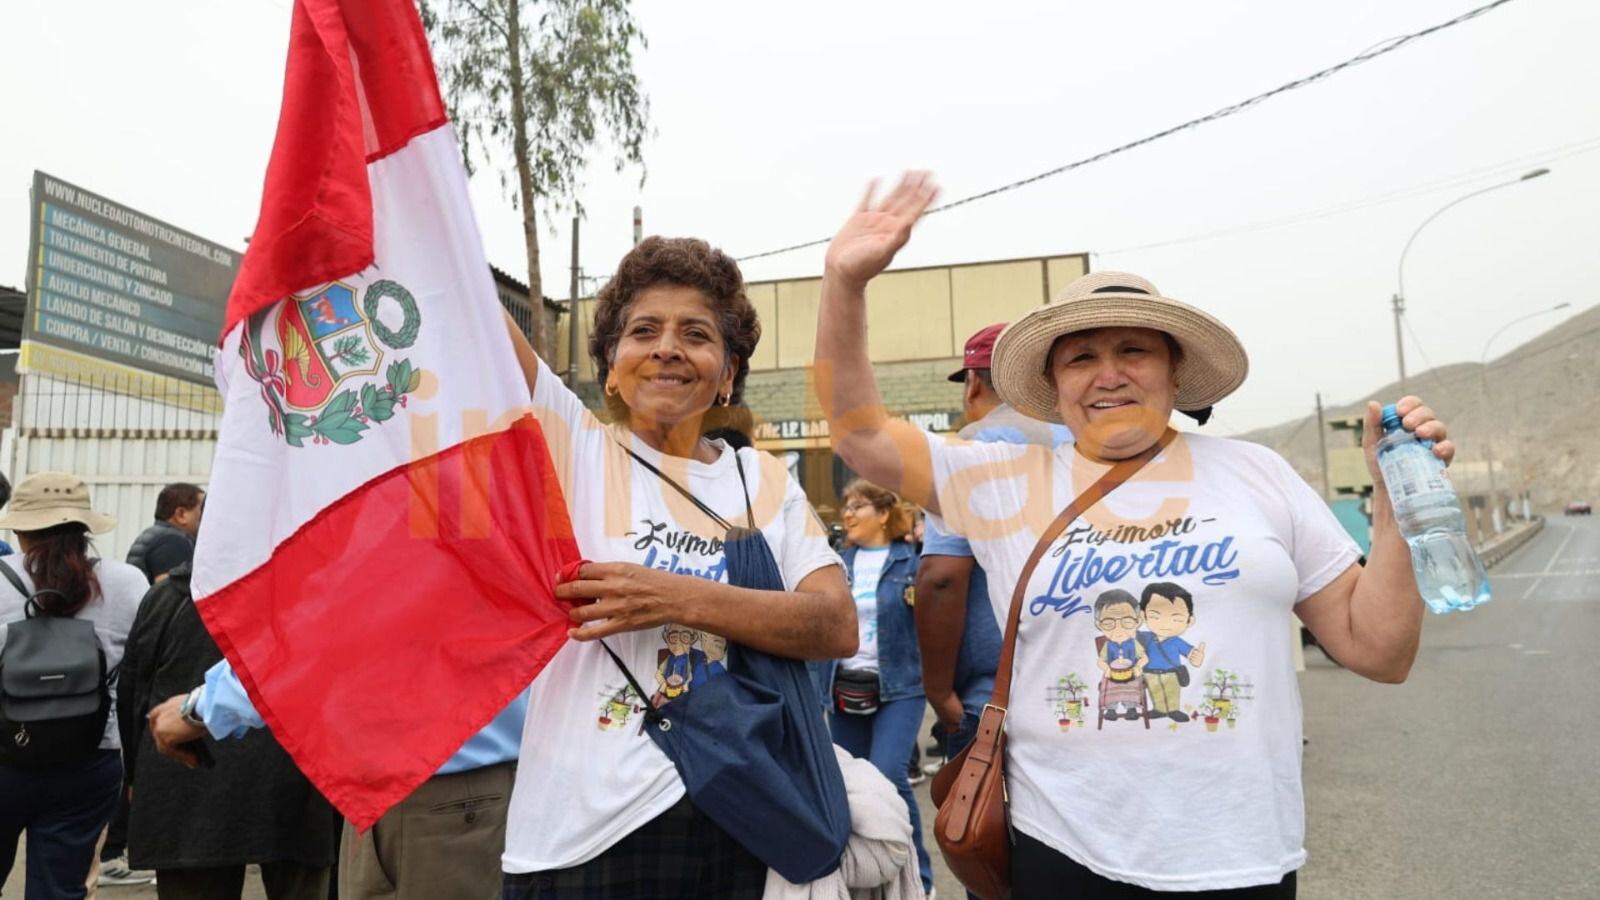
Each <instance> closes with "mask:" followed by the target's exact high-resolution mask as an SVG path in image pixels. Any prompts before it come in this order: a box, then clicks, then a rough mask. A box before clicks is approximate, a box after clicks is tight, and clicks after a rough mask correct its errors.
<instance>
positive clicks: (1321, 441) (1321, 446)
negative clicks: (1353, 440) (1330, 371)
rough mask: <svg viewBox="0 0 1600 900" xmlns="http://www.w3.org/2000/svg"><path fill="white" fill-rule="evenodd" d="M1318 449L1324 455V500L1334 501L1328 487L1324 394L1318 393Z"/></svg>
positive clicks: (1326, 427) (1326, 425)
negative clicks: (1323, 412) (1323, 415)
mask: <svg viewBox="0 0 1600 900" xmlns="http://www.w3.org/2000/svg"><path fill="white" fill-rule="evenodd" d="M1317 449H1318V450H1319V451H1320V452H1321V453H1322V499H1324V500H1331V499H1333V489H1332V488H1330V487H1328V422H1327V420H1326V419H1324V418H1323V417H1322V392H1321V391H1318V392H1317Z"/></svg>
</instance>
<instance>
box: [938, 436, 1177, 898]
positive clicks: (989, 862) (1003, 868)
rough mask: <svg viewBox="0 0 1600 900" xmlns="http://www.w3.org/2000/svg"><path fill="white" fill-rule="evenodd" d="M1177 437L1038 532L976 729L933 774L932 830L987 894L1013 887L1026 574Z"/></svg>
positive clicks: (1116, 470)
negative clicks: (1011, 728) (1012, 731)
mask: <svg viewBox="0 0 1600 900" xmlns="http://www.w3.org/2000/svg"><path fill="white" fill-rule="evenodd" d="M1175 437H1177V432H1175V431H1173V430H1172V429H1170V428H1169V429H1167V430H1166V432H1165V433H1163V434H1162V435H1161V439H1160V440H1159V441H1157V442H1156V446H1155V450H1154V452H1152V453H1149V454H1148V455H1143V456H1141V457H1140V458H1138V459H1130V460H1125V461H1123V462H1119V463H1117V464H1116V465H1114V466H1112V467H1111V469H1110V470H1109V471H1107V472H1106V473H1105V474H1104V475H1102V476H1100V478H1099V479H1097V480H1096V481H1095V483H1094V484H1091V485H1090V486H1089V489H1088V490H1086V491H1084V492H1083V493H1082V494H1079V495H1078V497H1077V498H1076V499H1075V500H1073V501H1072V502H1071V503H1069V504H1067V508H1066V509H1064V510H1062V511H1061V514H1060V515H1059V516H1056V518H1055V521H1054V522H1051V523H1050V527H1048V528H1046V529H1045V531H1044V534H1043V535H1041V536H1040V537H1039V542H1038V543H1037V544H1035V545H1034V547H1033V552H1032V553H1031V554H1029V555H1028V562H1027V564H1026V565H1024V566H1023V567H1022V575H1021V577H1019V578H1018V579H1017V585H1016V587H1015V588H1014V589H1013V590H1012V592H1011V610H1010V612H1009V613H1007V614H1006V634H1005V641H1004V643H1003V644H1002V645H1001V648H1000V663H999V667H998V668H997V669H996V671H995V678H994V694H993V696H992V697H991V698H990V700H989V702H988V703H987V704H985V705H984V707H983V714H982V715H981V716H980V717H979V718H978V734H977V736H976V737H974V738H973V739H972V743H971V744H968V745H967V748H966V749H965V750H963V751H961V753H959V754H958V755H957V756H956V757H955V758H954V759H952V760H950V761H949V762H947V763H945V766H944V768H942V769H940V770H939V774H937V775H935V776H934V777H933V785H932V793H933V802H934V803H935V804H936V805H937V806H938V807H939V815H938V816H937V817H936V818H935V819H934V822H933V831H934V836H935V837H936V838H938V841H939V849H940V850H941V851H943V852H944V858H945V861H946V862H948V863H949V864H950V871H951V872H952V873H954V874H955V876H956V878H958V879H960V880H961V883H962V885H964V886H965V887H966V889H967V890H969V891H971V892H972V893H974V894H976V895H978V896H979V897H983V898H984V900H1003V898H1005V897H1008V896H1010V894H1011V822H1010V818H1009V816H1008V814H1007V810H1006V806H1007V804H1008V803H1009V802H1010V797H1009V796H1008V794H1007V793H1006V756H1005V751H1006V735H1005V723H1006V706H1007V704H1008V703H1010V702H1011V664H1012V659H1013V657H1014V656H1015V654H1016V649H1017V627H1018V625H1019V623H1020V622H1021V620H1022V599H1023V596H1024V595H1025V594H1026V593H1027V591H1028V580H1029V579H1031V578H1032V577H1033V570H1034V569H1035V568H1036V567H1037V566H1038V565H1039V560H1040V559H1041V558H1042V557H1043V556H1044V553H1045V551H1046V550H1048V549H1050V545H1051V544H1053V543H1055V540H1056V538H1057V537H1059V536H1060V534H1061V532H1062V531H1064V530H1066V527H1067V526H1068V525H1070V524H1071V523H1072V521H1073V520H1074V519H1076V518H1078V516H1080V515H1082V514H1083V512H1084V511H1085V510H1087V509H1088V508H1089V507H1091V506H1094V505H1095V504H1096V503H1098V502H1100V499H1101V498H1102V497H1104V496H1105V495H1106V494H1109V493H1111V491H1113V490H1115V489H1116V488H1117V486H1118V485H1121V484H1122V483H1123V482H1125V481H1127V480H1128V479H1130V478H1132V477H1133V475H1134V473H1136V472H1138V471H1139V470H1140V469H1142V468H1144V465H1145V463H1147V462H1149V461H1150V460H1152V459H1154V458H1155V457H1156V456H1157V455H1158V454H1160V452H1161V451H1162V450H1164V449H1165V448H1166V446H1167V445H1168V444H1170V443H1172V439H1173V438H1175Z"/></svg>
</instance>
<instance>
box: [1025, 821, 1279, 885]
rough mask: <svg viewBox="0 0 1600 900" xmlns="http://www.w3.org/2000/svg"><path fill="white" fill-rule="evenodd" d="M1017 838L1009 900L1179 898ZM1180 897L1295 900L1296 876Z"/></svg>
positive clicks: (1038, 844)
mask: <svg viewBox="0 0 1600 900" xmlns="http://www.w3.org/2000/svg"><path fill="white" fill-rule="evenodd" d="M1016 835H1017V840H1016V843H1015V844H1013V845H1012V846H1011V897H1012V900H1032V898H1035V897H1038V898H1048V900H1060V898H1069V897H1070V898H1072V900H1140V898H1152V897H1172V896H1177V895H1178V894H1175V893H1174V892H1168V891H1152V890H1150V889H1149V888H1145V887H1140V886H1138V885H1136V884H1128V883H1126V882H1122V881H1112V880H1111V879H1109V878H1103V877H1101V876H1099V875H1096V874H1095V873H1093V872H1091V871H1089V870H1088V869H1087V868H1084V867H1083V866H1081V865H1078V864H1077V863H1075V862H1073V861H1072V860H1071V859H1069V858H1067V857H1066V856H1065V855H1063V854H1061V853H1058V852H1056V851H1055V850H1054V849H1052V848H1051V847H1049V846H1047V845H1045V844H1044V843H1042V842H1040V841H1036V840H1034V839H1033V838H1031V837H1028V836H1027V835H1025V834H1023V833H1022V832H1020V831H1018V832H1016ZM1181 896H1183V897H1186V898H1188V897H1193V898H1196V900H1294V896H1295V873H1294V872H1290V873H1289V874H1288V875H1285V876H1284V877H1283V880H1282V881H1280V882H1278V883H1277V884H1261V885H1256V886H1254V887H1247V888H1232V889H1229V890H1222V891H1184V892H1182V893H1181Z"/></svg>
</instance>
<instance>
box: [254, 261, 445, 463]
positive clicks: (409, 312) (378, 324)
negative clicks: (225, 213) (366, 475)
mask: <svg viewBox="0 0 1600 900" xmlns="http://www.w3.org/2000/svg"><path fill="white" fill-rule="evenodd" d="M380 313H382V314H383V318H381V319H380V318H379V314H380ZM396 319H398V320H399V327H398V328H391V327H390V326H389V325H388V324H385V320H388V321H389V322H394V321H395V320H396ZM421 326H422V316H421V314H420V313H419V312H418V311H417V301H416V299H415V298H413V297H412V296H411V293H410V292H409V291H407V290H406V289H405V288H404V287H401V286H400V285H399V284H398V283H396V282H393V281H389V280H382V281H375V282H373V283H372V284H370V285H368V286H367V289H366V291H365V292H364V293H363V294H362V295H361V298H360V300H359V302H358V301H357V298H356V291H355V289H353V288H351V287H350V286H349V285H347V284H343V283H341V282H334V283H332V284H329V285H327V286H326V287H323V288H320V289H318V290H316V291H312V292H311V293H308V294H304V295H295V296H292V297H290V298H288V299H287V300H284V301H283V302H282V303H277V304H274V305H272V306H270V307H268V308H266V309H263V310H261V311H260V312H257V313H256V314H255V315H253V316H251V317H250V318H249V320H248V322H247V323H246V325H245V331H244V337H243V340H241V341H240V344H239V353H240V355H241V356H243V357H244V364H245V370H246V371H247V372H249V374H250V377H251V378H252V379H254V380H255V381H256V383H258V384H259V385H261V397H262V399H263V400H264V401H265V402H266V405H267V414H268V417H269V421H270V424H271V427H272V433H273V434H275V435H277V436H279V437H281V438H283V439H284V441H285V442H286V443H288V444H289V446H291V447H303V446H305V440H306V439H307V438H310V439H311V442H312V443H313V444H353V443H355V442H356V441H359V440H361V436H362V432H364V431H366V430H367V429H368V428H370V427H372V426H373V425H375V424H380V423H382V422H385V421H387V420H389V419H392V418H394V414H395V406H396V405H399V406H401V407H404V406H405V405H406V395H407V394H409V393H412V392H413V391H415V390H416V389H417V387H418V386H419V385H420V384H421V381H422V370H421V369H417V368H414V367H413V366H412V365H411V361H410V360H408V359H399V358H392V359H390V361H389V364H388V365H387V366H385V365H384V359H385V357H398V353H397V351H400V350H405V349H406V348H408V347H410V346H411V345H413V344H415V343H416V341H417V332H418V330H419V329H420V328H421ZM380 372H381V376H380Z"/></svg>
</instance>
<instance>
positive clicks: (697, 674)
mask: <svg viewBox="0 0 1600 900" xmlns="http://www.w3.org/2000/svg"><path fill="white" fill-rule="evenodd" d="M700 650H701V651H702V652H701V654H700V664H699V665H697V666H695V667H694V676H693V677H692V678H690V679H689V688H690V689H691V690H693V689H694V688H697V687H699V686H701V685H703V684H705V683H706V682H707V681H709V680H711V679H712V678H714V677H716V676H718V675H721V674H723V673H724V672H727V671H728V667H727V665H726V663H727V659H728V639H727V638H725V637H723V636H722V635H720V634H712V633H711V632H709V631H702V632H700Z"/></svg>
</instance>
